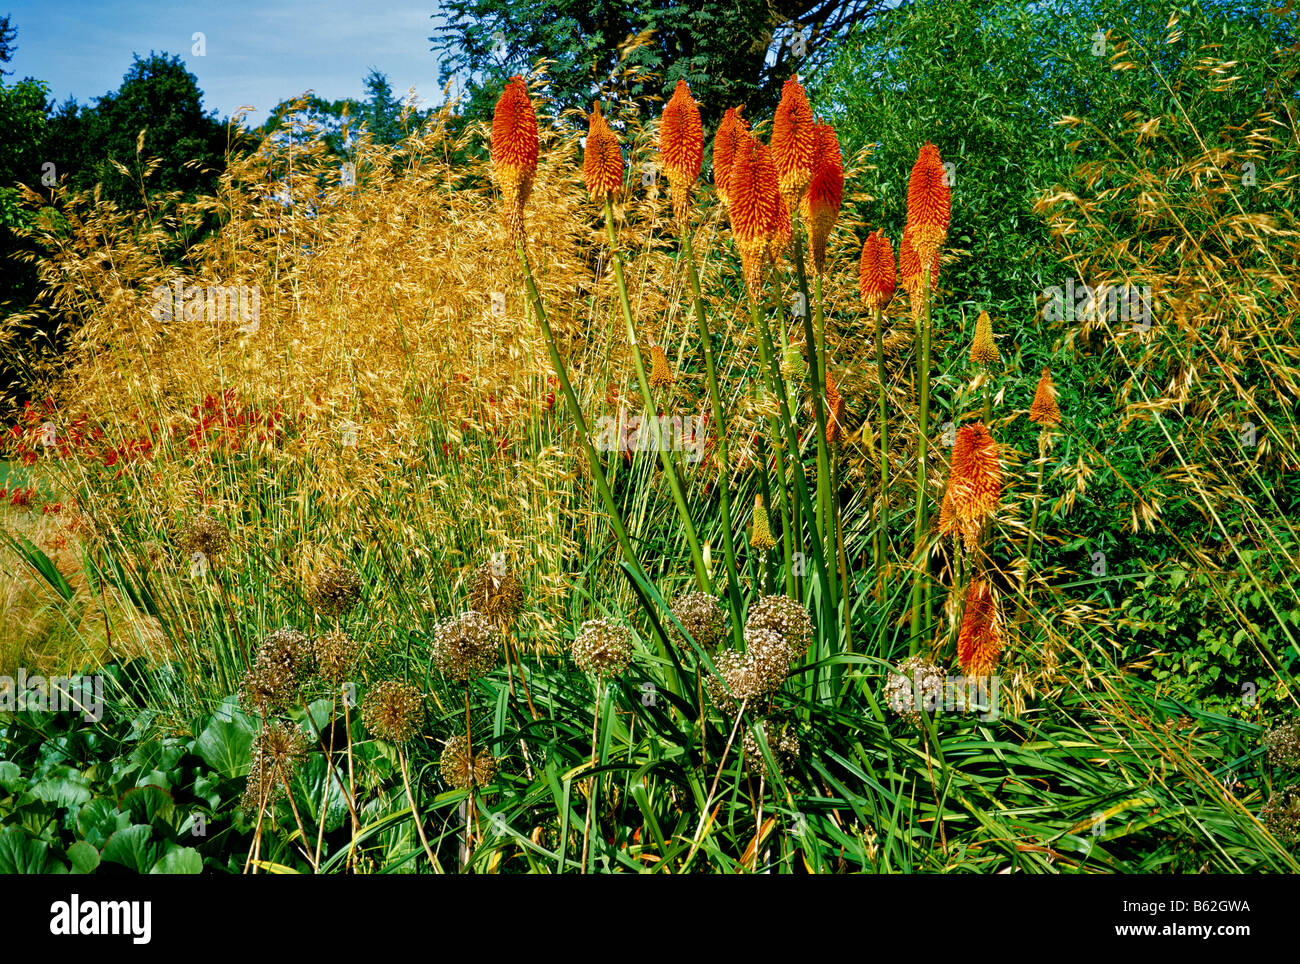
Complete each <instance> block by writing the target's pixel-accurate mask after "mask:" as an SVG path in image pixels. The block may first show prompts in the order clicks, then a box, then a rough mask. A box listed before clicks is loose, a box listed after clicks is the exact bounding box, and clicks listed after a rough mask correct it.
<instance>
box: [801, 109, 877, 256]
mask: <svg viewBox="0 0 1300 964" xmlns="http://www.w3.org/2000/svg"><path fill="white" fill-rule="evenodd" d="M814 135H815V136H814V140H813V164H812V171H813V175H812V182H811V183H810V184H809V185H808V193H807V194H805V195H804V197H803V201H802V205H803V218H804V221H805V223H806V224H807V225H808V237H809V240H810V242H811V246H812V259H813V267H814V268H816V269H817V273H818V274H825V273H826V242H827V240H828V239H829V238H830V235H831V228H833V227H835V221H836V219H838V218H839V216H840V205H841V204H842V203H843V201H844V160H843V158H842V156H841V155H840V142H839V140H838V139H837V138H836V136H835V128H834V127H831V125H830V124H817V125H816V127H815V128H814ZM891 260H892V259H891Z"/></svg>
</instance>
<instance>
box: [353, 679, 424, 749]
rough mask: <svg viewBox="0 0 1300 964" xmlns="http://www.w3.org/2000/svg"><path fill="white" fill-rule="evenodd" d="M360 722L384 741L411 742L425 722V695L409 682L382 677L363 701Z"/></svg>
mask: <svg viewBox="0 0 1300 964" xmlns="http://www.w3.org/2000/svg"><path fill="white" fill-rule="evenodd" d="M361 722H362V723H364V724H365V727H366V729H367V730H369V731H370V732H371V733H373V734H374V735H375V736H377V737H378V738H379V739H381V740H387V741H388V742H389V743H408V742H410V741H411V740H413V739H415V737H416V735H417V734H418V733H419V732H420V728H421V727H422V726H423V725H424V697H423V696H422V695H421V693H420V691H419V690H417V689H416V688H415V687H414V686H412V685H411V684H410V683H404V682H402V681H401V680H396V679H388V680H381V681H380V682H379V683H376V684H375V686H374V688H373V689H371V691H370V692H369V693H367V694H366V698H365V699H364V700H362V701H361Z"/></svg>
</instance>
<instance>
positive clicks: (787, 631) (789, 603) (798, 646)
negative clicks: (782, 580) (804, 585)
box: [745, 596, 812, 659]
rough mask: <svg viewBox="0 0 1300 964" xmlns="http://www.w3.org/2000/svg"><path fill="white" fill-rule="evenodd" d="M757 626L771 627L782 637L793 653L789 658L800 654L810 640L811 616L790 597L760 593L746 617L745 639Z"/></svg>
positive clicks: (759, 627)
mask: <svg viewBox="0 0 1300 964" xmlns="http://www.w3.org/2000/svg"><path fill="white" fill-rule="evenodd" d="M756 629H770V630H772V631H773V632H776V633H780V634H781V635H782V636H783V637H785V638H786V639H787V640H788V641H789V644H790V649H791V651H792V653H793V654H794V655H793V656H791V659H793V658H794V656H801V655H803V653H804V652H805V651H806V650H807V649H808V644H809V643H811V642H812V617H811V616H810V615H808V610H807V609H805V608H804V607H803V606H801V605H800V604H799V603H797V602H795V601H794V600H793V599H791V598H790V597H789V596H762V597H760V598H759V599H757V600H755V602H754V604H753V605H752V606H750V607H749V617H748V619H746V620H745V638H746V639H748V638H749V633H750V631H751V630H756Z"/></svg>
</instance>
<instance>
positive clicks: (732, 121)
mask: <svg viewBox="0 0 1300 964" xmlns="http://www.w3.org/2000/svg"><path fill="white" fill-rule="evenodd" d="M744 107H745V105H744V104H741V105H740V106H739V107H731V108H728V109H727V113H726V114H725V115H724V116H723V118H722V124H721V126H719V127H718V132H717V134H715V135H714V136H713V184H714V187H716V188H717V189H718V196H719V197H721V198H722V203H723V204H725V205H727V206H728V207H730V206H731V182H730V175H731V168H732V164H733V162H734V160H735V157H736V148H737V146H738V145H739V144H741V143H742V139H741V135H742V134H744V135H747V134H748V133H749V124H748V122H747V121H746V120H745V118H743V117H741V116H740V112H741V111H742V110H744Z"/></svg>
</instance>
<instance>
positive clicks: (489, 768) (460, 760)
mask: <svg viewBox="0 0 1300 964" xmlns="http://www.w3.org/2000/svg"><path fill="white" fill-rule="evenodd" d="M438 765H439V769H440V770H441V771H442V779H443V780H444V781H446V782H447V783H448V784H449V785H450V786H453V787H455V788H456V789H457V790H469V789H472V788H473V787H486V786H488V785H489V784H491V783H492V781H493V780H494V779H495V778H496V775H497V760H496V757H494V756H493V755H492V754H491V753H489V752H488V751H487V750H480V751H479V752H478V753H477V754H475V753H474V751H473V748H472V747H471V746H470V745H469V741H468V740H466V739H465V737H463V736H453V737H452V738H451V739H450V740H448V741H447V745H446V746H445V747H443V750H442V758H441V760H439V764H438Z"/></svg>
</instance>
